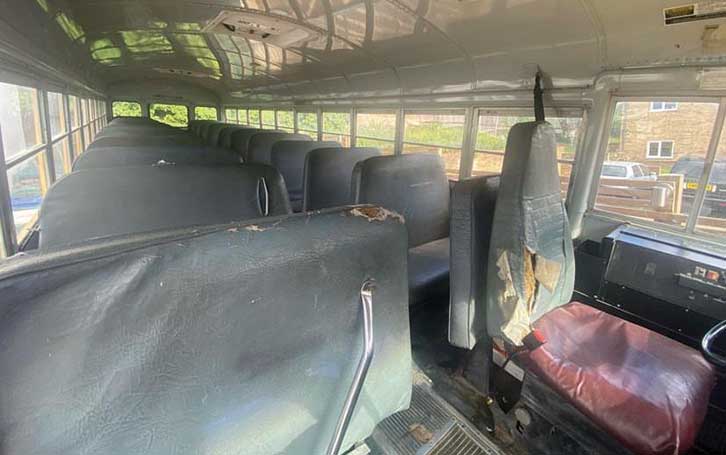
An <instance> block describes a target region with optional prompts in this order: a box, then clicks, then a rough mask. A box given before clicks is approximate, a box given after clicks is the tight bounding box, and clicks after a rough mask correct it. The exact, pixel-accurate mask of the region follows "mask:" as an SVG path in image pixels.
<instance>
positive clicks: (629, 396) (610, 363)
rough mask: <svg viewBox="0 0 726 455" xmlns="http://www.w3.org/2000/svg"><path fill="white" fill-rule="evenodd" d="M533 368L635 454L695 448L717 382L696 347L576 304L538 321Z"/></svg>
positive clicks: (561, 308) (530, 360) (709, 366)
mask: <svg viewBox="0 0 726 455" xmlns="http://www.w3.org/2000/svg"><path fill="white" fill-rule="evenodd" d="M534 327H535V328H536V329H538V330H539V331H540V332H541V333H542V334H543V335H544V337H545V339H546V342H545V344H544V345H542V346H541V347H539V348H537V349H535V350H534V351H532V352H530V353H529V356H528V363H529V368H530V369H531V370H532V371H533V372H535V373H536V374H537V375H538V376H540V378H541V379H542V380H543V381H544V382H546V383H547V384H548V385H549V386H550V387H552V388H553V389H555V390H556V391H557V392H558V393H560V394H561V395H562V396H564V397H566V398H567V399H568V400H569V401H570V402H571V403H572V404H573V405H574V406H575V407H576V408H577V409H579V410H580V411H581V412H582V413H583V414H585V415H586V416H587V417H589V418H590V419H591V420H592V421H593V422H594V423H595V424H597V425H598V426H600V427H601V428H603V429H604V430H605V431H607V432H608V433H609V434H610V435H611V436H612V437H614V438H615V439H617V440H618V441H619V442H620V443H621V444H623V445H624V446H625V447H626V448H628V449H630V450H631V451H633V452H634V453H654V454H676V453H683V452H685V451H687V450H688V449H689V448H690V447H691V446H692V445H693V442H694V440H695V438H696V435H697V433H698V430H699V428H700V426H701V423H702V422H703V419H704V416H705V414H706V409H707V407H708V400H709V395H710V393H711V389H712V388H713V385H714V372H713V368H712V367H711V365H710V364H709V363H708V362H707V361H706V360H705V359H704V358H703V356H702V355H701V354H700V353H699V352H698V351H696V350H694V349H691V348H689V347H687V346H684V345H682V344H680V343H678V342H676V341H674V340H671V339H670V338H666V337H664V336H662V335H660V334H657V333H655V332H652V331H650V330H648V329H645V328H643V327H640V326H638V325H635V324H632V323H630V322H627V321H625V320H622V319H619V318H617V317H614V316H612V315H609V314H607V313H603V312H602V311H599V310H597V309H595V308H592V307H590V306H587V305H584V304H581V303H577V302H572V303H569V304H567V305H565V306H562V307H559V308H557V309H555V310H553V311H551V312H549V313H547V314H545V315H544V316H542V317H541V318H540V319H538V320H537V321H536V322H535V323H534Z"/></svg>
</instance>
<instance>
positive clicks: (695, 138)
mask: <svg viewBox="0 0 726 455" xmlns="http://www.w3.org/2000/svg"><path fill="white" fill-rule="evenodd" d="M717 111H718V105H717V104H713V103H674V102H624V103H618V106H617V109H616V112H615V116H614V120H613V124H612V128H611V131H610V140H609V143H608V158H607V159H608V160H609V161H634V162H639V163H643V164H644V165H646V166H647V167H648V168H650V169H651V170H652V171H655V172H659V173H668V172H670V169H671V167H672V166H673V164H674V163H675V162H676V161H677V160H678V158H680V157H682V156H686V155H691V156H699V157H704V156H705V155H706V151H707V149H708V142H709V140H710V138H711V130H712V129H713V124H714V122H715V120H716V113H717Z"/></svg>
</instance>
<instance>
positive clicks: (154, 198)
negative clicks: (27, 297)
mask: <svg viewBox="0 0 726 455" xmlns="http://www.w3.org/2000/svg"><path fill="white" fill-rule="evenodd" d="M286 213H291V210H290V202H289V201H288V197H287V191H286V190H285V183H284V182H283V180H282V177H281V176H280V174H279V172H277V171H276V170H275V169H274V168H272V167H270V166H265V165H261V164H240V165H236V166H178V165H172V164H160V165H156V166H143V167H118V168H106V169H90V170H85V171H78V172H73V173H71V174H68V175H67V176H65V177H64V178H62V179H60V180H59V181H58V182H56V183H55V184H54V185H53V186H52V187H51V188H50V189H49V190H48V193H47V194H46V196H45V198H44V199H43V202H42V204H41V207H40V211H39V215H38V224H39V227H40V241H39V242H40V243H39V244H40V248H41V249H47V248H56V247H61V246H65V245H70V244H75V243H79V242H83V241H86V240H89V239H94V238H99V237H108V236H114V235H122V234H131V233H139V232H147V231H154V230H159V229H172V228H182V227H187V226H193V225H204V224H218V223H227V222H229V221H233V220H245V219H250V218H259V217H261V216H264V215H266V214H269V215H283V214H286Z"/></svg>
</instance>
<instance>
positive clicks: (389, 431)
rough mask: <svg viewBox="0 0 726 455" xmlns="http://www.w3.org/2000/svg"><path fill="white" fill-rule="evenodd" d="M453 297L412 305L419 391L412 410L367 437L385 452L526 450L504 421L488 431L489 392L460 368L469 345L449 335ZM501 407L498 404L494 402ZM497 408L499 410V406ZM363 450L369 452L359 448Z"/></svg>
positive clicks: (373, 448)
mask: <svg viewBox="0 0 726 455" xmlns="http://www.w3.org/2000/svg"><path fill="white" fill-rule="evenodd" d="M447 325H448V302H436V304H431V303H430V304H428V305H424V306H419V307H414V308H411V344H412V351H413V352H412V353H413V361H414V366H413V368H414V372H413V377H414V381H413V395H412V399H411V406H410V408H409V409H408V410H407V411H403V412H400V413H397V414H395V415H393V416H391V417H389V418H387V419H386V420H384V421H383V422H382V423H381V424H380V425H379V426H378V427H377V428H376V430H375V431H374V433H373V436H372V437H371V438H369V440H368V441H366V445H367V447H368V448H369V449H370V452H369V453H371V454H374V455H379V454H386V455H423V454H427V455H428V454H436V455H450V454H451V455H453V454H471V455H489V454H492V455H499V454H510V455H520V454H525V453H527V452H526V451H525V450H524V449H523V448H522V447H520V446H519V443H518V441H517V440H516V439H515V438H513V437H512V436H511V434H510V430H508V429H507V428H505V426H504V425H503V423H504V419H496V420H498V421H500V422H502V425H499V426H497V428H496V430H495V431H494V432H493V433H490V432H488V431H487V419H485V418H483V414H482V412H481V406H485V404H484V403H486V397H485V396H483V395H482V394H481V393H479V392H478V391H477V390H476V389H475V388H474V387H473V386H472V385H471V384H470V383H469V382H468V381H467V380H466V379H464V377H463V375H462V374H461V373H460V372H459V370H460V368H459V365H460V364H461V362H462V360H463V359H464V358H465V356H466V355H467V353H468V351H466V350H464V349H459V348H456V347H453V346H451V345H450V344H449V343H448V340H447V330H448V329H447ZM492 407H493V408H496V405H493V406H492ZM495 412H499V411H498V410H495ZM353 453H355V455H359V453H360V454H363V453H366V452H353Z"/></svg>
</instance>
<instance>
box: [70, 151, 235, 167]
mask: <svg viewBox="0 0 726 455" xmlns="http://www.w3.org/2000/svg"><path fill="white" fill-rule="evenodd" d="M161 161H163V162H165V163H169V164H172V163H173V164H177V165H212V164H240V158H239V156H237V155H236V154H234V153H232V152H231V151H230V150H225V149H220V148H215V147H207V146H201V145H173V146H137V147H97V148H93V149H91V150H89V151H88V152H86V153H84V154H82V155H80V156H79V157H78V158H76V160H75V161H74V162H73V170H74V171H80V170H83V169H94V168H102V167H120V166H145V165H152V164H158V163H159V162H161Z"/></svg>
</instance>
